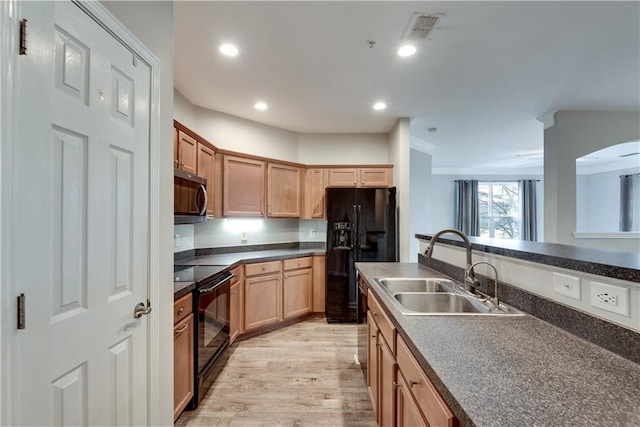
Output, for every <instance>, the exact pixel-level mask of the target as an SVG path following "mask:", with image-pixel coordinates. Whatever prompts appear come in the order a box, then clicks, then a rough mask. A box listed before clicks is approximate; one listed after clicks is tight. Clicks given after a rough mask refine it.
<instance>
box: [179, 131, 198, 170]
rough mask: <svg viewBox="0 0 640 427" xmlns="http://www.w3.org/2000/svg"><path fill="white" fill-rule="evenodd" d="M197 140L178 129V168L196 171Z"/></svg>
mask: <svg viewBox="0 0 640 427" xmlns="http://www.w3.org/2000/svg"><path fill="white" fill-rule="evenodd" d="M197 157H198V141H196V140H195V139H194V138H191V137H190V136H189V135H187V134H186V133H184V132H182V131H178V169H182V170H183V171H187V172H191V173H196V169H197V168H196V165H197Z"/></svg>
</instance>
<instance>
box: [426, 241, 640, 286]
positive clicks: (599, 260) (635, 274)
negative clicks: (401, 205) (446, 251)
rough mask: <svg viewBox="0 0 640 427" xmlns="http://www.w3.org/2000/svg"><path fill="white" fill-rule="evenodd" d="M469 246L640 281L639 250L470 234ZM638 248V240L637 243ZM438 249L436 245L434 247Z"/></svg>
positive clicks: (483, 250) (459, 243)
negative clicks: (596, 247)
mask: <svg viewBox="0 0 640 427" xmlns="http://www.w3.org/2000/svg"><path fill="white" fill-rule="evenodd" d="M432 236H433V234H416V235H415V237H416V238H417V239H422V240H431V237H432ZM441 240H442V241H443V242H446V243H447V244H450V245H455V246H462V240H459V239H457V238H456V237H455V236H453V235H450V234H444V235H442V236H441V237H439V238H438V241H441ZM469 240H471V247H472V248H473V249H474V250H476V251H480V252H486V253H490V254H495V255H504V256H508V257H510V258H517V259H522V260H525V261H531V262H537V263H542V264H547V265H552V266H555V267H561V268H566V269H569V270H575V271H582V272H584V273H591V274H596V275H599V276H607V277H613V278H616V279H621V280H628V281H630V282H640V253H631V252H615V251H605V250H599V249H593V248H582V247H578V246H571V245H562V244H558V243H545V242H528V241H524V240H509V239H489V238H482V237H469ZM638 250H639V251H640V242H639V243H638ZM435 251H437V248H436V249H435Z"/></svg>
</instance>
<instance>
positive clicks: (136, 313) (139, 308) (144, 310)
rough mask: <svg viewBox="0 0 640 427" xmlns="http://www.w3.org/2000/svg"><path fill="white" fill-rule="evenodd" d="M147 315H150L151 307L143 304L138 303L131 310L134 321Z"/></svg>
mask: <svg viewBox="0 0 640 427" xmlns="http://www.w3.org/2000/svg"><path fill="white" fill-rule="evenodd" d="M149 313H151V307H147V306H145V305H144V303H143V302H139V303H138V304H136V306H135V308H134V309H133V317H134V318H136V319H139V318H141V317H142V316H144V315H147V314H149Z"/></svg>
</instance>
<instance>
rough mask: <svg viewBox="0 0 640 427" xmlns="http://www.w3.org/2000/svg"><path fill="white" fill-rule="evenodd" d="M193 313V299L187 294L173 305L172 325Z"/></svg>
mask: <svg viewBox="0 0 640 427" xmlns="http://www.w3.org/2000/svg"><path fill="white" fill-rule="evenodd" d="M192 311H193V298H192V296H191V294H187V295H185V296H183V297H182V298H180V299H179V300H177V301H174V303H173V323H174V324H176V323H178V322H179V321H181V320H182V319H184V318H185V317H187V316H188V315H189V314H191V312H192Z"/></svg>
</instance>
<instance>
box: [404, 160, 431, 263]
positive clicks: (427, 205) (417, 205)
mask: <svg viewBox="0 0 640 427" xmlns="http://www.w3.org/2000/svg"><path fill="white" fill-rule="evenodd" d="M409 163H410V166H411V169H410V173H409V184H410V186H411V188H410V189H409V235H408V238H409V261H410V262H417V261H418V251H419V250H420V248H419V245H420V244H419V242H418V240H417V239H416V238H415V237H413V236H415V234H416V233H424V232H426V231H427V230H431V215H432V204H433V202H432V194H433V186H432V175H431V155H430V154H427V153H423V152H422V151H418V150H414V149H411V150H410V160H409Z"/></svg>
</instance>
